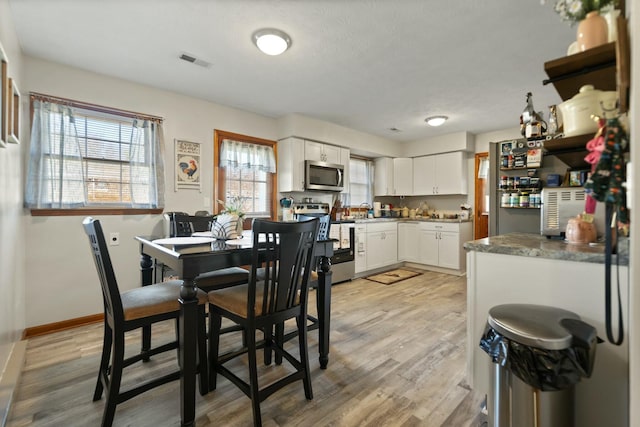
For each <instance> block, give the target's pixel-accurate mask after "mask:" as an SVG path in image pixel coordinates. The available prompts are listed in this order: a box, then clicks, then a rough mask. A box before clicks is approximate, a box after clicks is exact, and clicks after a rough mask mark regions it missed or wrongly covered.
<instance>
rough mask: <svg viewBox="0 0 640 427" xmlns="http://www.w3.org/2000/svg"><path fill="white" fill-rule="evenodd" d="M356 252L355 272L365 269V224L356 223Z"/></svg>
mask: <svg viewBox="0 0 640 427" xmlns="http://www.w3.org/2000/svg"><path fill="white" fill-rule="evenodd" d="M355 239H356V245H355V248H356V252H355V254H354V257H355V263H356V265H355V268H356V273H362V272H363V271H367V226H366V225H365V224H356V229H355Z"/></svg>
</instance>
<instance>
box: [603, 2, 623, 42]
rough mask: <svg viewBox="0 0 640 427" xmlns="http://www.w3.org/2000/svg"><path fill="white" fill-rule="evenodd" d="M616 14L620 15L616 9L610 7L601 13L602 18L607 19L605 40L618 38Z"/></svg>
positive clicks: (611, 40) (612, 40)
mask: <svg viewBox="0 0 640 427" xmlns="http://www.w3.org/2000/svg"><path fill="white" fill-rule="evenodd" d="M618 16H620V11H619V10H618V9H611V10H609V11H607V12H605V13H604V14H602V17H603V18H604V20H605V21H607V41H608V42H609V43H611V42H614V41H616V40H618Z"/></svg>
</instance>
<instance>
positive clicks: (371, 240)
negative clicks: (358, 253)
mask: <svg viewBox="0 0 640 427" xmlns="http://www.w3.org/2000/svg"><path fill="white" fill-rule="evenodd" d="M366 226H367V233H366V257H367V270H373V269H375V268H380V267H386V266H387V265H392V264H395V263H397V262H398V224H397V222H395V221H391V222H378V223H371V224H366Z"/></svg>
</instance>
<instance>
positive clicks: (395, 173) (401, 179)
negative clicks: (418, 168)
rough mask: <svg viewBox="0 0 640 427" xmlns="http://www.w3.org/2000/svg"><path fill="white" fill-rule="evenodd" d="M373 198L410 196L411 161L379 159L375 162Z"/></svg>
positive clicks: (411, 182)
mask: <svg viewBox="0 0 640 427" xmlns="http://www.w3.org/2000/svg"><path fill="white" fill-rule="evenodd" d="M373 195H374V196H412V195H414V192H413V159H411V158H402V157H399V158H394V159H392V158H391V157H380V158H377V159H376V160H375V168H374V177H373Z"/></svg>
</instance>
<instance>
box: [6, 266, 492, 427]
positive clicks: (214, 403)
mask: <svg viewBox="0 0 640 427" xmlns="http://www.w3.org/2000/svg"><path fill="white" fill-rule="evenodd" d="M332 291H333V298H332V317H331V352H330V355H329V357H330V359H329V366H328V369H327V370H321V369H320V367H319V363H318V359H317V354H318V353H317V350H318V341H317V336H318V335H317V332H316V331H312V332H310V333H309V352H310V354H311V356H312V358H311V370H312V381H313V395H314V399H313V400H312V401H307V400H306V399H305V397H304V391H303V388H302V383H301V382H296V383H294V384H291V385H289V386H287V387H286V388H285V389H283V390H280V391H278V392H276V393H275V394H274V395H273V396H271V397H269V398H268V399H267V400H266V401H265V402H263V403H262V417H263V424H264V425H265V427H268V426H374V425H375V426H428V427H431V426H433V427H439V426H443V427H445V426H446V427H480V426H483V425H486V424H483V419H482V416H481V415H479V410H480V399H479V397H478V396H474V395H473V393H472V392H470V391H469V389H468V387H467V386H466V385H465V384H466V381H465V351H466V350H465V334H466V278H464V277H462V278H460V277H455V276H450V275H446V274H441V273H433V272H427V271H424V272H423V274H421V275H419V276H416V277H413V278H410V279H407V280H404V281H401V282H397V283H395V284H392V285H383V284H380V283H376V282H372V281H369V280H366V279H358V280H354V281H352V282H347V283H343V284H339V285H335V286H334V287H333V289H332ZM311 300H312V301H315V296H313V295H312V299H311ZM313 305H315V304H313ZM311 311H315V308H313V309H312V310H311ZM173 333H174V327H173V324H172V323H165V324H162V325H159V326H158V327H154V335H153V338H154V340H157V341H158V342H160V341H168V340H169V339H171V338H172V337H173ZM101 334H102V324H95V325H88V326H82V327H79V328H76V329H72V330H67V331H62V332H58V333H54V334H50V335H45V336H40V337H34V338H31V339H29V342H28V348H27V356H26V363H25V366H24V369H23V374H22V378H21V381H20V386H19V389H18V392H17V396H16V400H15V402H14V405H13V408H12V411H11V415H10V418H9V422H8V426H9V427H19V426H98V425H100V420H101V417H102V411H103V407H104V399H103V400H101V401H98V402H92V401H91V398H92V395H93V389H94V387H95V381H96V377H97V369H98V363H99V355H100V350H101ZM237 339H238V337H237V336H236V337H233V336H231V335H227V336H225V337H224V340H223V344H222V345H223V346H224V345H231V342H230V341H234V342H236V341H235V340H237ZM127 340H128V344H129V346H128V348H129V349H130V350H131V351H135V350H137V349H138V347H139V342H140V337H139V334H137V333H132V334H130V336H128V338H127ZM288 345H291V347H292V348H293V347H295V346H297V342H296V340H292V341H290V342H289V343H288ZM175 360H176V359H175V353H173V352H170V353H166V354H164V355H160V356H157V357H155V358H154V359H153V360H152V361H151V362H149V363H147V364H144V365H137V366H134V367H132V368H129V370H128V372H127V370H125V374H124V387H127V384H133V383H135V382H136V381H138V380H140V379H142V378H144V377H145V376H146V375H149V374H150V373H154V374H155V373H156V372H159V371H160V370H163V369H164V370H170V369H172V368H174V367H175V363H176V361H175ZM241 364H242V361H239V363H238V366H237V367H238V368H239V369H238V372H243V371H244V372H246V369H244V366H240V365H241ZM284 366H285V365H283V366H280V367H275V366H270V367H262V368H261V375H262V377H261V378H265V377H272V376H274V375H277V374H278V373H279V372H282V371H283V370H284V369H286V368H285V367H284ZM263 381H264V380H263ZM267 381H268V380H267ZM262 384H264V382H263V383H262ZM179 389H180V385H179V382H174V383H171V384H167V385H164V386H161V387H159V388H157V389H155V390H152V391H150V392H147V393H145V394H142V395H141V396H138V397H135V398H133V399H132V400H129V401H128V402H125V403H123V404H121V405H119V406H118V408H117V410H116V416H115V422H114V426H177V425H180V417H179V410H180V407H179V401H178V394H179ZM197 396H198V399H197V408H196V410H197V418H196V423H197V425H198V426H208V425H211V426H214V425H216V426H250V425H252V415H251V404H250V401H249V399H248V398H247V397H245V396H244V395H243V394H242V393H241V392H240V391H239V390H238V389H237V388H236V387H235V386H234V385H233V384H231V383H230V382H229V381H227V380H226V379H224V378H222V377H218V388H217V390H215V391H214V392H212V393H209V394H208V395H206V396H204V397H202V396H200V395H197Z"/></svg>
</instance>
